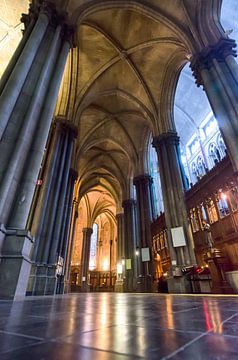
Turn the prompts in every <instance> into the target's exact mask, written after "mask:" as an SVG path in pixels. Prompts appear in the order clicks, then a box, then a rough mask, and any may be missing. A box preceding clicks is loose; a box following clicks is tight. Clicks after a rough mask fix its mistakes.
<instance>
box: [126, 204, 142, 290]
mask: <svg viewBox="0 0 238 360" xmlns="http://www.w3.org/2000/svg"><path fill="white" fill-rule="evenodd" d="M122 207H123V209H124V244H125V245H124V246H125V250H124V251H125V254H124V256H125V284H124V289H125V291H133V290H135V289H136V281H137V279H136V276H137V272H138V271H139V270H138V268H137V265H138V264H137V262H136V257H135V251H136V247H137V245H138V244H137V238H138V237H137V222H136V201H135V200H134V199H127V200H124V201H123V203H122ZM128 259H130V260H131V269H128V268H127V265H128V263H127V261H126V260H128Z"/></svg>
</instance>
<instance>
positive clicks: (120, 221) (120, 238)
mask: <svg viewBox="0 0 238 360" xmlns="http://www.w3.org/2000/svg"><path fill="white" fill-rule="evenodd" d="M116 220H117V262H118V263H121V261H122V258H124V257H125V240H124V235H125V233H124V214H123V213H121V214H116Z"/></svg>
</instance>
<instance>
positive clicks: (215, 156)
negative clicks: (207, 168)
mask: <svg viewBox="0 0 238 360" xmlns="http://www.w3.org/2000/svg"><path fill="white" fill-rule="evenodd" d="M208 154H209V158H210V161H211V165H212V166H214V165H216V164H217V163H218V162H219V161H220V160H221V155H220V153H219V150H218V148H217V146H216V144H215V143H211V144H210V145H209V148H208Z"/></svg>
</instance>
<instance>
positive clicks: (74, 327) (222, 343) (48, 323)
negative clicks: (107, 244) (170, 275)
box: [0, 293, 238, 360]
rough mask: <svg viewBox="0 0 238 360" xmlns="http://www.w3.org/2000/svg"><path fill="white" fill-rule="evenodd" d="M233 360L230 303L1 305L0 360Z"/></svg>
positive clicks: (103, 299)
mask: <svg viewBox="0 0 238 360" xmlns="http://www.w3.org/2000/svg"><path fill="white" fill-rule="evenodd" d="M237 353H238V298H235V297H233V298H232V297H227V298H223V297H221V298H219V297H211V296H208V297H189V296H176V295H164V296H162V295H159V294H153V295H152V294H113V293H101V294H97V293H94V294H90V293H88V294H72V295H65V296H62V297H61V296H59V297H55V298H53V297H45V298H38V299H33V298H32V299H30V298H29V299H27V300H26V301H22V302H15V303H12V302H4V303H1V302H0V358H1V360H25V359H28V358H29V356H28V355H29V354H32V357H34V360H38V359H39V360H40V359H53V360H54V359H63V360H64V359H81V358H82V359H86V360H87V359H97V360H100V359H102V360H105V359H109V360H111V359H113V360H114V359H115V360H118V359H119V360H125V359H137V358H138V359H152V360H153V359H167V358H172V359H173V358H174V359H176V360H177V359H191V358H192V359H193V360H196V359H198V360H201V359H202V360H203V359H206V355H207V354H209V356H210V357H209V359H218V358H219V356H220V357H221V358H222V359H229V360H230V359H233V358H234V354H237ZM199 354H202V355H201V356H200V355H199ZM204 354H205V355H204ZM199 356H200V357H199ZM204 356H205V357H204Z"/></svg>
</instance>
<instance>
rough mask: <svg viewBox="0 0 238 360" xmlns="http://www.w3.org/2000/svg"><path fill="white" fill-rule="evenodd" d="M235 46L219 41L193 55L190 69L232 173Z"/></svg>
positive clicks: (237, 84) (237, 101)
mask: <svg viewBox="0 0 238 360" xmlns="http://www.w3.org/2000/svg"><path fill="white" fill-rule="evenodd" d="M235 47H236V43H235V41H234V40H232V39H228V38H222V39H220V40H219V41H218V43H217V44H215V45H213V46H209V47H207V48H204V49H203V50H202V51H201V52H200V53H199V54H196V55H194V56H193V59H192V62H191V69H192V71H193V75H194V77H195V78H196V83H197V85H198V86H200V85H203V87H204V90H205V92H206V94H207V97H208V100H209V102H210V105H211V108H212V110H213V113H214V115H215V117H216V119H217V122H218V125H219V128H220V131H221V133H222V136H223V138H224V141H225V143H226V147H227V149H228V153H229V156H230V159H231V162H232V164H233V168H234V170H235V171H237V170H238V146H237V140H238V122H237V118H238V65H237V63H236V61H235V60H234V56H236V51H235V50H234V48H235Z"/></svg>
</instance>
